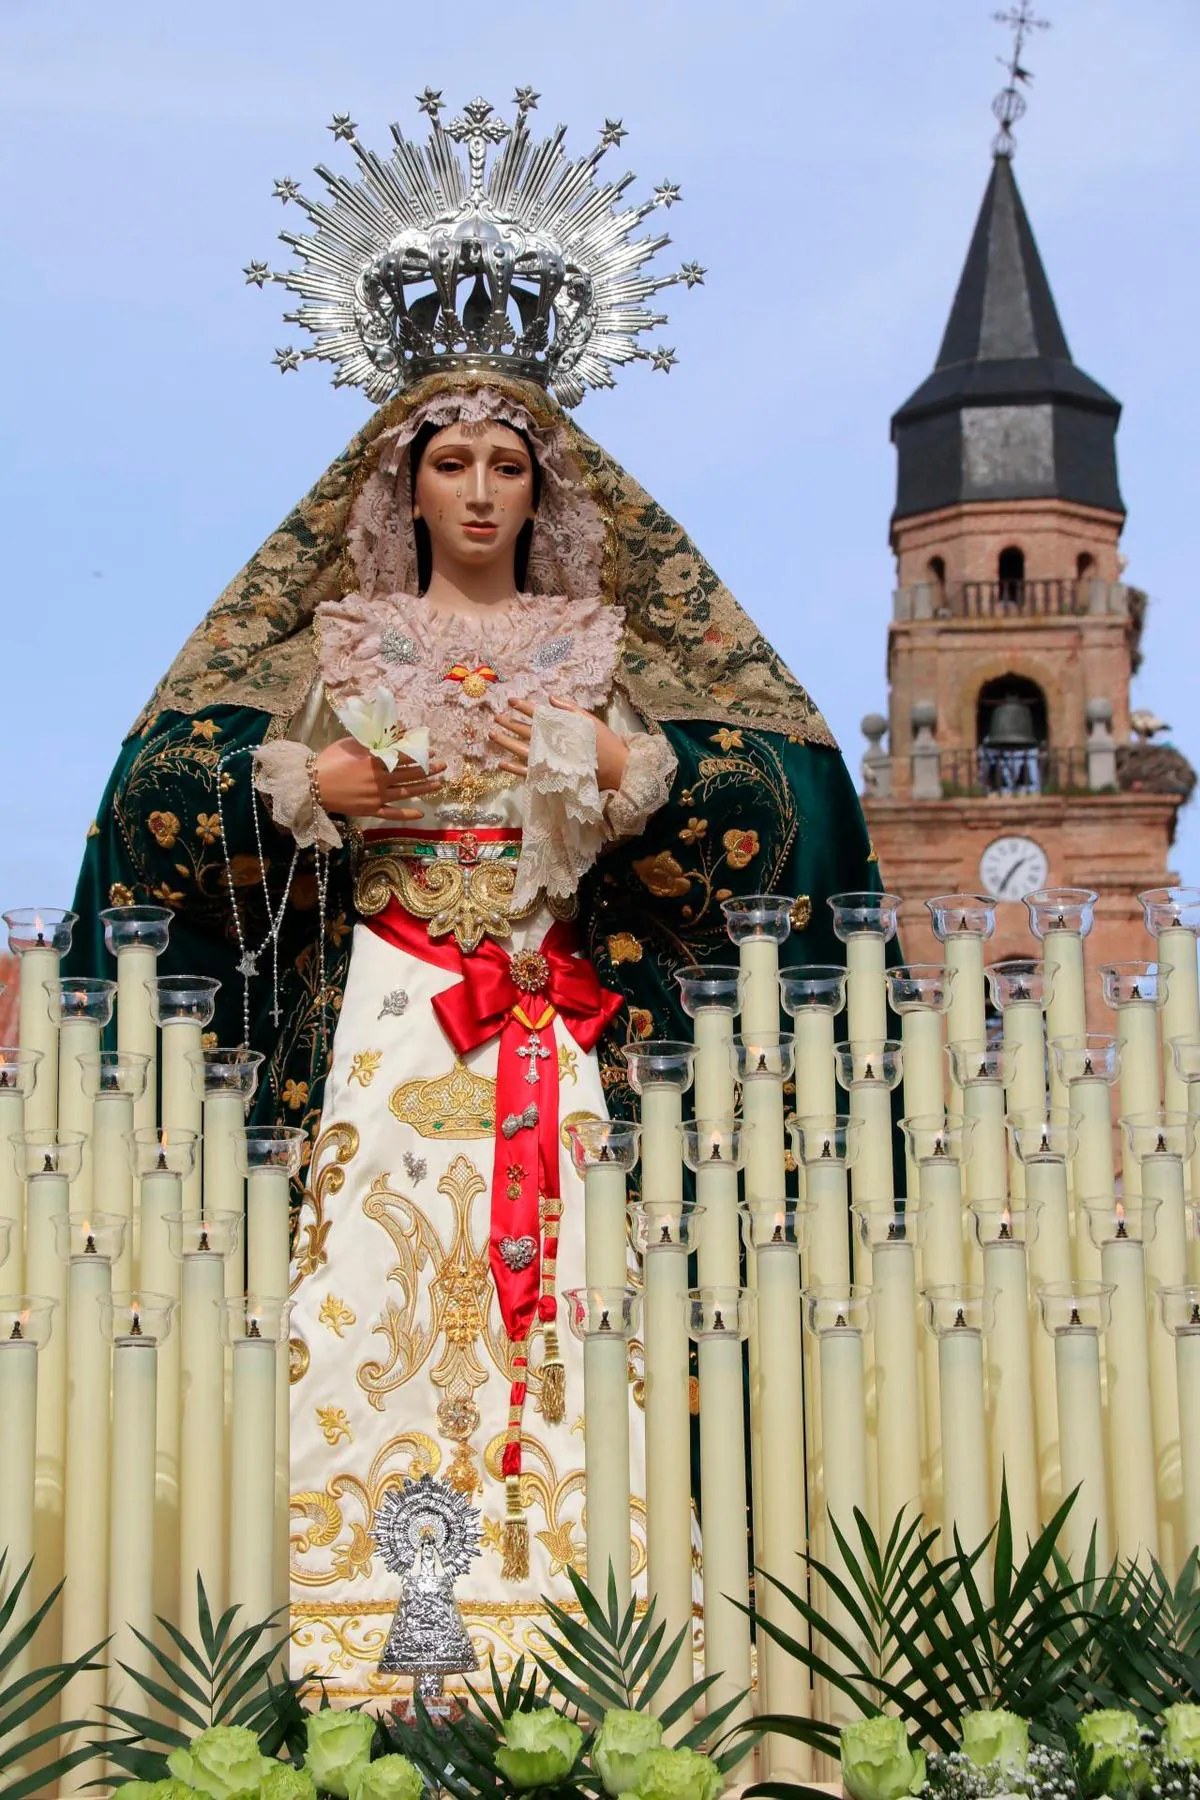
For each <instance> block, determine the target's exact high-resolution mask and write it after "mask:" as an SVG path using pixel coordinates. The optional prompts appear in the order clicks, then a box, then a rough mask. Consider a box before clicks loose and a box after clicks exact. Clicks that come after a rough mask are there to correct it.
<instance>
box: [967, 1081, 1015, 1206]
mask: <svg viewBox="0 0 1200 1800" xmlns="http://www.w3.org/2000/svg"><path fill="white" fill-rule="evenodd" d="M962 1094H963V1117H964V1118H965V1119H966V1120H967V1121H968V1122H969V1123H970V1125H971V1128H972V1129H971V1154H970V1156H969V1157H968V1158H967V1163H966V1184H967V1199H968V1201H969V1202H970V1203H971V1204H975V1203H977V1202H978V1203H982V1202H984V1201H999V1200H1003V1199H1004V1196H1005V1195H1006V1194H1007V1193H1008V1147H1007V1144H1006V1141H1005V1133H1004V1089H1003V1087H1002V1086H1001V1084H1000V1082H999V1081H990V1080H976V1081H968V1082H966V1083H964V1085H963V1090H962Z"/></svg>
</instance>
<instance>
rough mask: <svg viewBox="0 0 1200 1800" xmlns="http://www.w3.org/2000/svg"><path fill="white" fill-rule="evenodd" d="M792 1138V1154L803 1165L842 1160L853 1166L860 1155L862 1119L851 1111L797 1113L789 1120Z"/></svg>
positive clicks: (841, 1162) (848, 1165)
mask: <svg viewBox="0 0 1200 1800" xmlns="http://www.w3.org/2000/svg"><path fill="white" fill-rule="evenodd" d="M786 1124H787V1128H788V1132H789V1134H790V1136H791V1140H792V1154H793V1156H794V1157H795V1158H796V1161H797V1162H798V1163H801V1164H802V1165H803V1166H804V1168H806V1169H807V1168H810V1167H811V1166H812V1165H813V1164H814V1163H817V1164H820V1163H824V1164H825V1165H826V1166H828V1165H829V1164H832V1163H840V1164H842V1166H843V1167H845V1168H847V1169H848V1168H850V1167H851V1166H852V1165H853V1163H854V1159H855V1157H856V1156H857V1155H858V1146H859V1140H860V1139H861V1136H862V1120H861V1119H858V1118H854V1117H852V1116H851V1115H850V1114H849V1113H833V1114H818V1115H815V1116H814V1115H811V1114H810V1115H806V1116H804V1117H800V1116H798V1115H797V1114H796V1113H792V1114H790V1116H789V1117H788V1119H787V1120H786Z"/></svg>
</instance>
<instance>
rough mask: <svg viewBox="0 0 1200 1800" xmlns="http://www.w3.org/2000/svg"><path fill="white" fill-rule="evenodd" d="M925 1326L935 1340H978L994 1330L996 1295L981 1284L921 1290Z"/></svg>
mask: <svg viewBox="0 0 1200 1800" xmlns="http://www.w3.org/2000/svg"><path fill="white" fill-rule="evenodd" d="M921 1299H922V1301H923V1303H924V1307H925V1325H926V1328H927V1329H928V1330H929V1331H931V1332H932V1333H933V1335H934V1337H935V1338H944V1337H950V1338H957V1337H958V1336H959V1335H960V1334H961V1333H962V1332H964V1331H967V1332H974V1333H975V1335H976V1336H977V1337H979V1336H983V1335H985V1334H986V1333H987V1332H989V1331H991V1329H992V1327H993V1325H994V1324H995V1319H996V1308H995V1295H994V1294H991V1293H989V1292H988V1290H987V1289H986V1288H984V1287H981V1286H980V1285H979V1284H978V1283H973V1282H969V1281H951V1282H945V1283H942V1284H939V1285H937V1286H934V1287H925V1288H922V1289H921Z"/></svg>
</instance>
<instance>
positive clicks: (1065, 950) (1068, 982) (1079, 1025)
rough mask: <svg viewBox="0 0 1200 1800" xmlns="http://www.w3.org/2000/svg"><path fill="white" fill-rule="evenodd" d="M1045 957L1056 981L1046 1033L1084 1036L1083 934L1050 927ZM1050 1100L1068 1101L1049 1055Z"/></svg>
mask: <svg viewBox="0 0 1200 1800" xmlns="http://www.w3.org/2000/svg"><path fill="white" fill-rule="evenodd" d="M1042 958H1043V962H1044V964H1045V968H1046V976H1047V979H1048V980H1050V981H1052V982H1053V989H1052V992H1051V995H1050V1000H1049V1004H1048V1005H1047V1007H1046V1036H1047V1039H1048V1041H1049V1042H1050V1043H1054V1041H1055V1039H1056V1038H1081V1037H1082V1036H1083V1035H1084V1033H1085V1032H1086V1031H1087V1004H1086V1001H1085V997H1084V979H1083V937H1082V934H1081V933H1080V932H1079V931H1072V930H1066V929H1064V930H1049V931H1047V932H1046V934H1045V938H1044V940H1043V944H1042ZM1050 1104H1051V1105H1052V1106H1065V1105H1066V1104H1067V1086H1066V1083H1065V1082H1064V1080H1063V1078H1062V1076H1061V1075H1060V1074H1059V1071H1058V1066H1057V1064H1056V1062H1055V1060H1054V1058H1053V1057H1051V1058H1050Z"/></svg>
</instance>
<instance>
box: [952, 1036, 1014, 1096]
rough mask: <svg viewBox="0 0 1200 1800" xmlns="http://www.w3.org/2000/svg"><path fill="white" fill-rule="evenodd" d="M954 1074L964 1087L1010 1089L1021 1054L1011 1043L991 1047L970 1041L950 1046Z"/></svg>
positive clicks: (973, 1040)
mask: <svg viewBox="0 0 1200 1800" xmlns="http://www.w3.org/2000/svg"><path fill="white" fill-rule="evenodd" d="M946 1055H947V1057H948V1058H949V1061H950V1069H951V1073H952V1074H953V1076H954V1079H955V1081H956V1082H957V1083H958V1085H959V1087H961V1088H971V1087H976V1086H984V1085H987V1084H989V1083H990V1084H991V1085H992V1086H993V1087H997V1088H1001V1087H1007V1086H1008V1085H1009V1084H1010V1083H1011V1081H1012V1079H1013V1076H1014V1074H1015V1072H1016V1067H1017V1062H1018V1059H1019V1052H1018V1051H1017V1050H1016V1049H1015V1048H1014V1047H1013V1046H1012V1045H1011V1044H989V1043H987V1042H985V1041H983V1040H981V1039H968V1040H965V1041H963V1042H961V1043H956V1044H947V1046H946Z"/></svg>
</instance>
